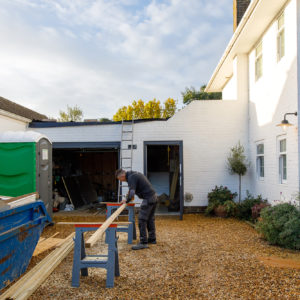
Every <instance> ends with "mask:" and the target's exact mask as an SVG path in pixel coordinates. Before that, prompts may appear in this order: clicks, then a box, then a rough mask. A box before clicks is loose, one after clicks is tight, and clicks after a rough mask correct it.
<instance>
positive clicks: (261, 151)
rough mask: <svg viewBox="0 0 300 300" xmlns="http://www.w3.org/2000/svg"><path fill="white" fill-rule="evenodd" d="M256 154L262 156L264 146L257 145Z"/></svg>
mask: <svg viewBox="0 0 300 300" xmlns="http://www.w3.org/2000/svg"><path fill="white" fill-rule="evenodd" d="M256 152H257V154H264V144H259V145H257V147H256Z"/></svg>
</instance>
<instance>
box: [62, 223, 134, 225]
mask: <svg viewBox="0 0 300 300" xmlns="http://www.w3.org/2000/svg"><path fill="white" fill-rule="evenodd" d="M103 223H104V222H58V223H56V225H92V224H103ZM111 224H114V225H129V224H131V222H112V223H111Z"/></svg>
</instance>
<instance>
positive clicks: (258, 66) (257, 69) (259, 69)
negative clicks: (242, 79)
mask: <svg viewBox="0 0 300 300" xmlns="http://www.w3.org/2000/svg"><path fill="white" fill-rule="evenodd" d="M255 75H256V80H257V79H259V78H260V77H261V76H262V56H260V57H258V58H257V59H256V61H255Z"/></svg>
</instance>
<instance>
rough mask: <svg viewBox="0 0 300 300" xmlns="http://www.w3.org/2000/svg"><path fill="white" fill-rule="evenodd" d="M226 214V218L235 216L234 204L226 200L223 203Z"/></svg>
mask: <svg viewBox="0 0 300 300" xmlns="http://www.w3.org/2000/svg"><path fill="white" fill-rule="evenodd" d="M224 206H225V209H226V212H227V217H233V216H235V214H236V206H237V205H236V203H235V202H233V201H232V200H227V201H226V202H225V203H224Z"/></svg>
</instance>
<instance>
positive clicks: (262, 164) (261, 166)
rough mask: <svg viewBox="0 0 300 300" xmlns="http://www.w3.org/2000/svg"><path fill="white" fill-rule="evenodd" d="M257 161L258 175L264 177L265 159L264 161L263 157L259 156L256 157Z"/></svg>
mask: <svg viewBox="0 0 300 300" xmlns="http://www.w3.org/2000/svg"><path fill="white" fill-rule="evenodd" d="M258 161H259V173H258V175H259V177H265V161H264V157H263V156H260V157H259V158H258Z"/></svg>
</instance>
